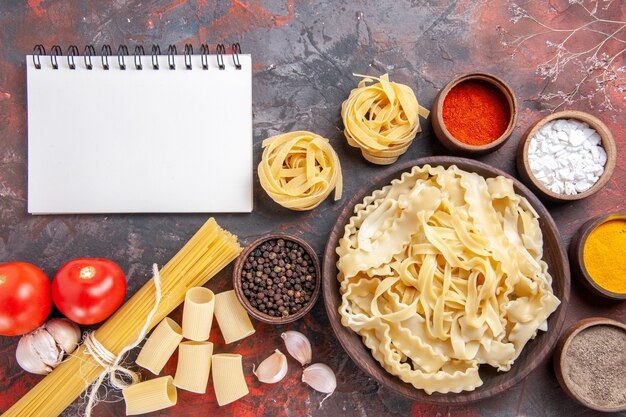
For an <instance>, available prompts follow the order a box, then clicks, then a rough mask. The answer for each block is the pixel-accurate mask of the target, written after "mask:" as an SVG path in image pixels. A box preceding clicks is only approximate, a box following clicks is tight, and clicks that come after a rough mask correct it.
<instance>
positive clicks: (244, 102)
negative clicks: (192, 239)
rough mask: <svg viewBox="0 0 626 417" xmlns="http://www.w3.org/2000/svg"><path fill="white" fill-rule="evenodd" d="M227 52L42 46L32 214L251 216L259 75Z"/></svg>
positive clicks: (31, 143)
mask: <svg viewBox="0 0 626 417" xmlns="http://www.w3.org/2000/svg"><path fill="white" fill-rule="evenodd" d="M229 49H231V51H229V52H227V48H226V47H224V46H223V45H221V44H220V45H218V46H217V48H215V51H211V52H214V53H212V54H210V53H209V47H208V46H207V45H206V44H203V45H202V46H201V48H200V50H199V51H198V52H200V53H198V54H194V53H193V48H192V47H191V45H186V47H185V53H184V54H177V53H176V48H175V47H174V46H170V48H168V51H167V53H163V54H162V53H161V51H160V48H159V47H158V46H156V45H155V46H153V48H152V53H151V54H145V53H144V51H143V48H142V47H140V46H138V47H137V48H135V50H134V53H131V54H129V51H128V48H127V47H125V46H123V45H122V46H120V47H119V48H118V49H117V53H115V52H112V50H111V48H110V47H109V46H108V45H105V46H104V47H102V50H101V53H100V54H98V55H97V54H96V51H95V49H94V48H93V47H92V46H91V45H88V46H87V47H85V49H84V53H83V54H80V53H79V51H78V49H77V48H76V47H75V46H71V47H70V48H69V49H68V50H67V51H66V53H65V54H63V51H61V49H60V48H59V47H58V46H54V47H53V49H52V50H51V51H50V53H49V54H46V51H45V49H44V48H43V46H41V45H37V47H36V48H35V52H34V53H33V55H28V56H27V57H26V67H27V90H28V212H29V213H33V214H53V213H159V212H161V213H163V212H169V213H183V212H250V211H252V181H253V180H252V175H253V174H252V172H253V167H252V106H251V100H252V98H251V90H252V85H251V84H252V80H251V77H252V75H251V74H252V72H251V65H252V64H251V58H250V55H247V54H242V53H241V48H240V47H239V46H238V44H234V45H233V47H232V48H229ZM164 52H165V51H164Z"/></svg>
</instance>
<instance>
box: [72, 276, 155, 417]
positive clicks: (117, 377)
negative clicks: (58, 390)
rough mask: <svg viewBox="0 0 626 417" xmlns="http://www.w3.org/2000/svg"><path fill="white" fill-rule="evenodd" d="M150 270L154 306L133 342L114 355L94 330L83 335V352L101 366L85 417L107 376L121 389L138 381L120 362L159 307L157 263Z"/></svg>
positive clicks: (94, 403) (134, 345) (146, 330)
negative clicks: (153, 289) (152, 282)
mask: <svg viewBox="0 0 626 417" xmlns="http://www.w3.org/2000/svg"><path fill="white" fill-rule="evenodd" d="M152 272H153V276H152V280H153V281H154V288H155V300H154V306H153V307H152V310H150V312H149V313H148V316H147V317H146V321H145V323H144V325H143V327H142V328H141V330H140V332H139V334H138V335H137V338H136V339H135V341H134V342H132V343H130V344H128V345H126V346H124V347H123V348H122V350H120V353H118V354H117V356H116V355H114V354H113V353H111V352H110V351H109V350H108V349H107V348H105V347H104V346H103V345H102V343H100V341H99V340H98V339H96V333H95V332H89V333H88V334H87V336H86V337H85V342H84V344H85V352H86V353H87V354H89V355H91V356H92V357H93V358H94V360H95V361H96V362H97V363H98V365H100V366H101V367H102V372H100V375H99V376H98V378H97V379H96V382H94V384H93V385H92V386H91V388H90V390H89V394H88V398H89V400H88V402H87V407H86V409H85V417H91V411H92V409H93V408H94V407H95V405H96V403H97V402H98V389H100V386H101V385H102V382H103V381H104V379H105V378H106V377H107V376H108V377H109V381H110V382H111V386H112V387H113V388H117V389H119V390H123V389H124V388H127V387H130V386H131V385H133V384H136V383H137V382H139V374H138V373H137V372H135V371H132V370H130V369H128V368H126V367H125V366H123V365H122V362H123V360H124V356H125V355H126V353H127V352H128V351H130V350H132V349H134V348H135V347H137V346H139V344H140V343H141V342H142V341H143V339H144V338H145V337H146V334H147V333H148V331H149V330H150V329H149V327H150V323H151V322H152V319H153V318H154V315H155V314H156V312H157V309H158V308H159V304H160V303H161V297H162V294H161V276H160V275H159V267H158V266H157V264H153V265H152Z"/></svg>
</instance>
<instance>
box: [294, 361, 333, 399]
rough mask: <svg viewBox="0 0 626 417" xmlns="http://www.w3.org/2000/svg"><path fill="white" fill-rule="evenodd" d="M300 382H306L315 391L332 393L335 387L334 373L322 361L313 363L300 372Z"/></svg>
mask: <svg viewBox="0 0 626 417" xmlns="http://www.w3.org/2000/svg"><path fill="white" fill-rule="evenodd" d="M302 382H305V383H307V384H308V385H309V386H310V387H311V388H313V389H314V390H315V391H319V392H323V393H324V394H332V393H333V392H334V391H335V388H337V378H335V373H334V372H333V370H332V369H330V368H329V367H328V366H327V365H324V364H323V363H314V364H313V365H311V366H309V367H307V368H305V369H304V371H303V372H302Z"/></svg>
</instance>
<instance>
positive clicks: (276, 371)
mask: <svg viewBox="0 0 626 417" xmlns="http://www.w3.org/2000/svg"><path fill="white" fill-rule="evenodd" d="M253 372H254V375H256V377H257V378H258V380H259V381H261V382H264V383H266V384H274V383H276V382H278V381H280V380H281V379H283V378H284V377H285V375H287V357H286V356H285V355H284V354H283V353H282V352H281V351H280V350H278V349H276V350H275V351H274V353H272V354H271V355H270V356H269V357H267V358H266V359H265V360H264V361H263V362H261V363H260V364H259V367H258V368H257V369H256V370H254V371H253Z"/></svg>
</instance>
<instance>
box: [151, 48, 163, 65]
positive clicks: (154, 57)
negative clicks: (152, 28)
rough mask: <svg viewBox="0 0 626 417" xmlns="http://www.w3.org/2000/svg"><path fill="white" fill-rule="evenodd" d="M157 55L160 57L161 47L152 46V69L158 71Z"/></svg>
mask: <svg viewBox="0 0 626 417" xmlns="http://www.w3.org/2000/svg"><path fill="white" fill-rule="evenodd" d="M159 55H161V47H160V46H159V45H155V44H152V69H155V70H158V69H159Z"/></svg>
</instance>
